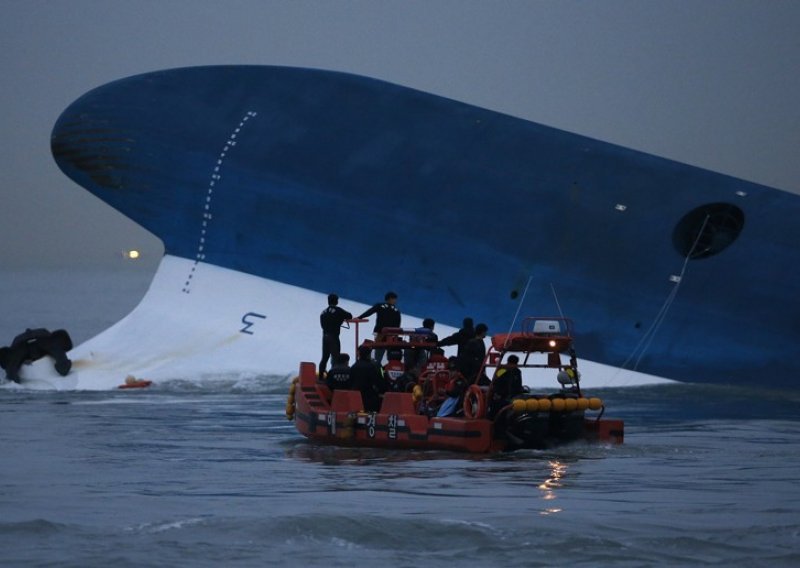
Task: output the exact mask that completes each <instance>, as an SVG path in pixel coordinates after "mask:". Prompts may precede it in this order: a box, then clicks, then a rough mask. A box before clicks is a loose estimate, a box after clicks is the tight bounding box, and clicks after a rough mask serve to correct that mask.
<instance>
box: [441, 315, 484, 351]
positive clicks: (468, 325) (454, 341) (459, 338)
mask: <svg viewBox="0 0 800 568" xmlns="http://www.w3.org/2000/svg"><path fill="white" fill-rule="evenodd" d="M473 337H475V326H474V324H473V322H472V318H464V322H463V325H462V326H461V329H459V330H458V331H457V332H455V333H454V334H453V335H448V336H447V337H445V338H444V339H440V340H439V342H438V345H439V347H446V346H447V345H458V350H457V351H456V357H461V352H462V350H463V349H464V346H465V345H466V344H467V342H468V341H469V340H470V339H472V338H473Z"/></svg>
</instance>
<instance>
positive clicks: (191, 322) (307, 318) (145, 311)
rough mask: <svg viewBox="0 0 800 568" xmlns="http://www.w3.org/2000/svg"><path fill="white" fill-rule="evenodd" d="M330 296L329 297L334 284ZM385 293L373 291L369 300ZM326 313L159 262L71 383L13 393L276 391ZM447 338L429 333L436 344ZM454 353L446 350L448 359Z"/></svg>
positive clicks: (48, 370)
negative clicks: (184, 386) (213, 387)
mask: <svg viewBox="0 0 800 568" xmlns="http://www.w3.org/2000/svg"><path fill="white" fill-rule="evenodd" d="M190 275H191V276H190ZM187 282H188V283H189V284H188V286H187ZM331 291H332V292H333V291H336V290H335V286H334V287H333V288H332V290H331ZM383 292H384V291H381V290H376V291H375V296H376V301H377V300H379V299H380V297H382V294H383ZM326 305H327V299H326V295H325V294H320V293H317V292H311V291H309V290H305V289H302V288H297V287H295V286H290V285H287V284H281V283H278V282H274V281H272V280H265V279H263V278H258V277H256V276H251V275H248V274H244V273H241V272H236V271H232V270H228V269H225V268H219V267H217V266H213V265H209V264H203V263H198V264H195V263H194V262H193V261H190V260H186V259H183V258H177V257H173V256H165V257H164V259H163V260H162V261H161V264H160V265H159V268H158V271H157V272H156V275H155V277H154V279H153V282H152V284H151V285H150V289H149V290H148V292H147V294H146V295H145V297H144V298H143V299H142V301H141V303H140V304H139V305H138V306H137V307H136V309H134V310H133V311H132V312H131V313H130V314H128V315H127V316H126V317H125V318H123V319H122V320H120V321H119V322H117V323H116V324H115V325H113V326H112V327H110V328H109V329H107V330H105V331H104V332H102V333H100V334H99V335H97V336H95V337H94V338H92V339H90V340H88V341H86V342H85V343H83V344H81V345H79V346H77V347H75V348H74V349H73V350H72V351H71V352H70V353H69V357H70V359H72V362H73V367H72V371H71V372H70V373H69V375H67V376H66V377H62V376H60V375H58V374H57V373H56V372H55V370H54V369H53V362H52V360H50V358H44V359H41V360H39V361H36V362H35V363H33V364H32V365H24V366H23V367H22V369H21V370H20V375H21V377H22V379H23V383H22V385H20V387H21V388H26V389H42V390H53V389H55V390H108V389H114V388H117V387H118V386H119V385H121V384H123V383H124V382H125V378H126V377H127V376H128V375H132V376H134V377H136V378H137V379H147V380H150V381H153V383H154V384H155V385H158V384H160V383H164V382H167V381H191V382H196V383H202V382H204V381H218V380H220V379H225V378H237V377H249V378H254V379H257V380H263V381H274V382H275V383H276V386H278V384H279V383H284V382H285V380H286V378H287V377H290V376H293V375H295V374H296V373H297V369H298V366H299V362H300V361H314V362H318V361H319V358H320V354H321V353H320V349H321V345H320V344H321V332H320V328H319V313H320V312H321V311H322V309H323V308H324V307H325V306H326ZM340 305H341V306H342V307H343V308H344V309H346V310H348V311H350V312H352V313H353V314H356V315H357V314H358V313H361V311H363V310H366V308H367V306H366V305H364V304H359V303H355V302H350V301H348V300H347V299H344V298H343V299H341V300H340ZM399 305H400V306H401V307H402V296H401V298H400V304H399ZM465 315H468V314H465ZM422 317H426V316H425V314H422ZM578 319H579V315H578ZM421 322H422V320H421V318H418V317H411V316H409V315H406V314H404V315H403V326H404V327H417V326H420V325H422V324H421ZM476 323H477V322H476ZM371 329H372V327H371V325H365V326H362V329H361V330H360V337H361V339H362V340H363V339H364V338H365V337H371ZM454 331H455V329H454V328H452V327H448V326H443V325H439V324H437V326H436V332H437V333H438V335H439V337H444V336H446V335H449V334H451V333H453V332H454ZM494 331H507V330H494ZM341 338H342V349H343V350H345V351H347V352H349V353H350V354H351V356H352V355H353V350H354V349H353V346H354V330H352V329H351V330H343V331H342V336H341ZM454 349H455V348H447V350H446V354H448V355H450V354H453V353H454ZM579 368H580V369H581V374H582V381H581V385H582V386H584V387H586V388H597V387H604V386H609V387H618V386H633V385H643V384H653V383H660V382H672V381H668V380H666V379H661V378H658V377H654V376H651V375H644V374H641V373H636V372H632V371H622V370H620V369H617V368H615V367H609V366H607V365H601V364H598V363H593V362H590V361H585V360H579ZM525 384H527V385H529V386H531V387H540V388H541V387H545V388H556V387H557V386H558V383H557V382H556V379H555V371H553V370H548V371H543V372H538V373H529V374H527V375H525ZM6 386H7V387H11V388H16V386H17V385H15V384H13V383H7V384H6Z"/></svg>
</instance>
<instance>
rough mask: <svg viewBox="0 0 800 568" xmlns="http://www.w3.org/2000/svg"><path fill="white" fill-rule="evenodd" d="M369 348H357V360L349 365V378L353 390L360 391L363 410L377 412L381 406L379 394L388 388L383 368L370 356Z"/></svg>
mask: <svg viewBox="0 0 800 568" xmlns="http://www.w3.org/2000/svg"><path fill="white" fill-rule="evenodd" d="M370 352H371V349H370V348H369V347H365V346H361V347H359V349H358V361H356V362H355V363H353V366H352V367H350V378H351V380H352V382H353V383H352V384H353V386H352V387H351V388H352V389H353V390H359V391H361V400H362V401H363V403H364V410H366V411H367V412H377V411H378V410H380V407H381V398H380V397H381V395H383V393H385V392H386V391H387V390H389V384H388V382H387V380H386V377H384V376H383V369H382V368H381V366H380V365H379V364H378V363H377V362H376V361H374V360H373V359H372V357H371V356H370V354H371V353H370Z"/></svg>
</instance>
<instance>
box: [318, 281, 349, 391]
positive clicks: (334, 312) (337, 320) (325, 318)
mask: <svg viewBox="0 0 800 568" xmlns="http://www.w3.org/2000/svg"><path fill="white" fill-rule="evenodd" d="M338 304H339V296H337V295H336V294H328V307H327V308H325V309H324V310H322V313H321V314H320V315H319V325H320V327H321V328H322V359H321V360H320V362H319V376H320V377H321V376H323V375H324V373H325V370H326V369H327V367H328V358H329V357H333V358H334V359H335V358H336V356H337V355H338V354H339V353H340V352H341V350H342V345H341V342H340V341H339V331H340V330H341V329H342V323H344V322H345V320H349V319H353V314H351V313H350V312H348V311H346V310H343V309H342V308H340V307H339V305H338Z"/></svg>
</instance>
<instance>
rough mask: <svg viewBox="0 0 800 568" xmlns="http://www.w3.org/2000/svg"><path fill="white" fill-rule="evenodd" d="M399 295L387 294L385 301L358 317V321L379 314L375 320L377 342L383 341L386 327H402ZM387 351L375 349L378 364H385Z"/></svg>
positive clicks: (374, 331) (374, 330)
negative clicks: (384, 355) (384, 356)
mask: <svg viewBox="0 0 800 568" xmlns="http://www.w3.org/2000/svg"><path fill="white" fill-rule="evenodd" d="M396 304H397V294H395V293H394V292H386V295H385V296H384V301H383V302H380V303H378V304H375V305H374V306H372V307H371V308H370V309H368V310H367V311H366V312H364V313H363V314H361V315H360V316H358V319H361V318H367V317H369V316H371V315H372V314H377V317H376V318H375V328H374V329H373V333H374V335H375V341H383V335H382V333H381V332H382V331H383V328H385V327H400V310H399V309H398V308H397V305H396ZM385 352H386V349H380V348H379V349H375V361H377V362H378V364H379V365H380V364H382V362H383V354H384V353H385Z"/></svg>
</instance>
